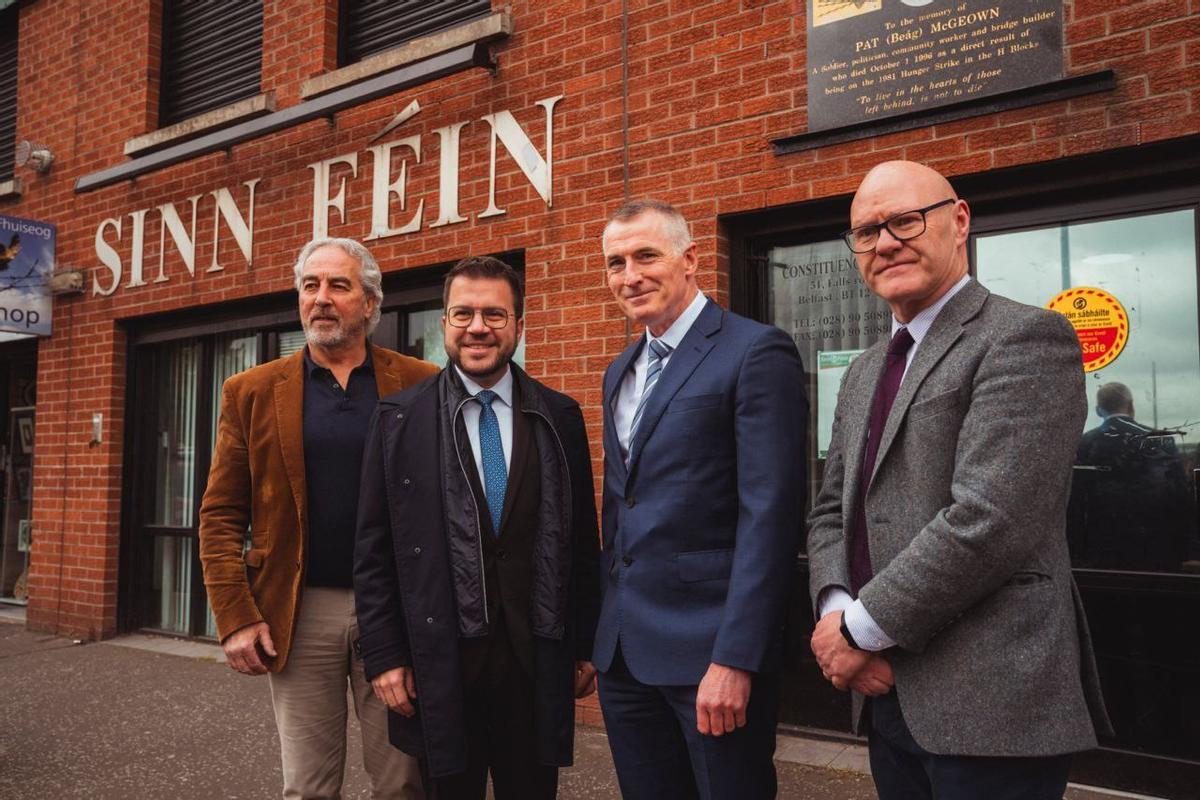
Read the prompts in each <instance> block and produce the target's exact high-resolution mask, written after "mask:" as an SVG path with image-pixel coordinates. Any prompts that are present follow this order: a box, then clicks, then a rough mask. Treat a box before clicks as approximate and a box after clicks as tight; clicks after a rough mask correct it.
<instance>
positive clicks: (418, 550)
mask: <svg viewBox="0 0 1200 800" xmlns="http://www.w3.org/2000/svg"><path fill="white" fill-rule="evenodd" d="M413 553H415V554H416V555H421V548H420V547H414V548H413Z"/></svg>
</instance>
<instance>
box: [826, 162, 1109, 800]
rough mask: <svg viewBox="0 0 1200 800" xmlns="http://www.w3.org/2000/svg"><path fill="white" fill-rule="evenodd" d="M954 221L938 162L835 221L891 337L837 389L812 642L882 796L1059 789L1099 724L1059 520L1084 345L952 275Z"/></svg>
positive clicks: (1052, 318)
mask: <svg viewBox="0 0 1200 800" xmlns="http://www.w3.org/2000/svg"><path fill="white" fill-rule="evenodd" d="M970 216H971V214H970V209H969V208H968V207H967V204H966V202H965V201H963V200H961V199H958V198H957V195H956V194H955V192H954V190H953V188H952V187H951V186H950V184H949V183H948V182H947V181H946V179H945V178H944V177H942V176H941V175H940V174H938V173H937V172H935V171H933V170H932V169H929V168H928V167H925V166H922V165H920V164H914V163H911V162H899V161H898V162H888V163H884V164H880V165H879V166H877V167H875V168H874V169H872V170H871V171H870V172H869V173H868V174H867V176H866V178H864V179H863V182H862V184H861V185H860V186H859V188H858V192H857V193H856V194H855V197H854V201H853V204H852V205H851V225H852V226H853V227H852V228H851V229H850V230H849V231H847V233H846V240H847V244H849V245H850V248H851V249H852V250H853V251H855V254H856V257H857V260H858V267H859V270H860V271H861V273H862V275H863V279H864V280H865V281H866V284H867V286H868V287H869V288H870V289H871V290H872V291H873V292H875V294H877V295H879V296H880V297H881V298H883V299H884V300H885V301H886V302H887V303H888V305H889V306H890V307H891V310H892V315H893V320H892V332H893V337H892V341H891V342H890V343H889V342H887V341H885V342H880V343H878V344H876V345H875V346H873V347H872V348H870V349H869V350H867V351H866V352H865V353H863V354H862V355H861V356H860V357H859V358H858V359H857V360H856V361H855V362H854V363H853V364H852V365H851V367H850V369H849V370H848V372H847V374H846V376H845V379H844V380H843V383H842V387H841V390H840V393H839V395H838V403H837V411H836V414H835V418H834V427H833V439H832V443H831V445H830V449H829V455H828V460H827V462H826V466H825V477H824V484H823V486H822V489H821V492H820V494H819V496H818V497H817V499H816V502H815V505H814V508H813V511H812V515H811V517H810V518H809V522H810V524H811V530H810V532H809V540H808V556H809V569H810V573H811V586H810V589H811V592H812V598H813V603H814V608H816V609H817V614H818V617H819V622H818V624H817V627H816V630H815V632H814V634H813V639H812V647H813V652H814V653H815V654H816V656H817V662H818V663H819V664H820V666H821V669H822V671H823V673H824V674H825V676H826V677H827V678H828V679H830V680H831V681H832V682H833V683H834V685H835V686H837V687H838V688H840V689H846V688H849V689H853V690H855V701H856V702H855V703H854V710H855V720H854V722H855V724H856V726H859V725H861V727H863V728H865V729H866V730H867V734H868V737H869V740H870V756H871V768H872V772H873V774H874V777H875V781H876V786H877V788H878V790H879V795H880V797H881V799H882V800H892V798H906V799H907V798H922V797H924V798H935V799H936V800H952V799H953V800H957V798H964V799H965V798H972V799H974V798H983V797H986V798H988V800H1004V799H1005V798H1012V799H1013V800H1016V799H1017V798H1020V800H1040V798H1047V799H1048V800H1049V799H1050V798H1053V799H1054V800H1058V799H1059V798H1061V797H1062V794H1063V791H1064V789H1065V786H1066V783H1067V773H1068V770H1069V768H1070V754H1071V753H1073V752H1076V751H1079V750H1084V749H1087V748H1090V747H1093V746H1095V744H1096V730H1100V731H1102V732H1107V731H1108V730H1109V725H1108V720H1107V716H1106V714H1105V711H1104V706H1103V701H1102V699H1101V697H1100V687H1099V683H1098V680H1097V675H1096V666H1095V660H1094V658H1093V655H1092V650H1091V644H1090V640H1089V637H1088V631H1087V624H1086V620H1085V618H1084V616H1083V611H1082V608H1081V606H1080V602H1079V596H1078V592H1077V590H1076V588H1075V584H1074V581H1073V580H1072V578H1071V565H1070V560H1069V556H1068V552H1067V540H1066V535H1065V516H1066V508H1067V499H1068V494H1069V490H1070V483H1071V464H1072V461H1073V458H1074V454H1075V446H1076V444H1077V442H1078V441H1079V435H1080V431H1081V430H1082V427H1083V423H1084V419H1085V418H1086V414H1087V401H1086V396H1085V392H1084V377H1083V371H1082V367H1081V358H1080V352H1079V344H1078V342H1077V340H1076V337H1075V335H1074V332H1073V331H1072V329H1071V326H1070V324H1068V322H1067V321H1066V319H1065V318H1063V317H1062V316H1061V315H1059V314H1055V313H1052V312H1049V311H1045V310H1042V309H1037V308H1033V307H1031V306H1026V305H1022V304H1019V303H1015V302H1013V301H1011V300H1007V299H1005V298H1003V297H999V296H997V295H993V294H991V293H989V292H988V290H987V289H985V288H983V287H982V286H980V285H979V284H978V283H976V282H975V281H973V280H972V279H971V278H970V277H968V275H967V241H968V234H969V230H970ZM889 409H890V410H889ZM863 695H869V696H871V697H870V698H869V700H868V702H867V703H866V708H865V709H864V708H863V703H862V697H863ZM864 711H865V713H863V712H864Z"/></svg>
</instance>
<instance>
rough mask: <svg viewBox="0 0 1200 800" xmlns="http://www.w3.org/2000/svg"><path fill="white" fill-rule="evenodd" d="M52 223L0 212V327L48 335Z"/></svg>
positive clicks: (52, 250)
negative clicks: (48, 283) (5, 214)
mask: <svg viewBox="0 0 1200 800" xmlns="http://www.w3.org/2000/svg"><path fill="white" fill-rule="evenodd" d="M56 236H57V233H56V230H55V227H54V226H53V225H51V224H49V223H47V222H36V221H34V220H31V219H21V218H20V217H8V216H4V215H2V214H0V331H8V332H10V333H20V334H25V335H33V336H49V335H50V314H51V309H52V304H51V302H50V290H49V289H48V288H47V286H46V280H47V279H48V278H49V277H50V273H52V272H54V243H55V239H56Z"/></svg>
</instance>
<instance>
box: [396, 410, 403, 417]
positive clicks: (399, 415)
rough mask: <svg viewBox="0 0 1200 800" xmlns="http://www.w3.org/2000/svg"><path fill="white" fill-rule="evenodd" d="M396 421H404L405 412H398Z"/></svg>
mask: <svg viewBox="0 0 1200 800" xmlns="http://www.w3.org/2000/svg"><path fill="white" fill-rule="evenodd" d="M396 419H404V412H403V411H400V412H397V414H396Z"/></svg>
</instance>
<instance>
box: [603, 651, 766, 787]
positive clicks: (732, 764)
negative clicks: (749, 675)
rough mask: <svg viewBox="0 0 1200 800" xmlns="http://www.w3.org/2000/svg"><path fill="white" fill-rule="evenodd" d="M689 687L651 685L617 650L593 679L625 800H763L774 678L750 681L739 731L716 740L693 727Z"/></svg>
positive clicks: (693, 697)
mask: <svg viewBox="0 0 1200 800" xmlns="http://www.w3.org/2000/svg"><path fill="white" fill-rule="evenodd" d="M697 688H698V687H696V686H650V685H648V684H644V683H642V682H641V681H639V680H638V679H637V678H635V677H634V676H633V675H632V674H631V673H630V672H629V668H628V667H627V666H626V664H625V660H624V658H622V657H621V652H620V649H618V650H617V653H616V655H615V656H614V658H613V663H612V665H611V666H610V667H609V670H608V671H607V672H602V673H600V708H601V710H602V711H603V712H604V726H605V728H606V729H607V731H608V744H609V747H610V748H611V749H612V755H613V763H614V764H615V765H616V768H617V779H618V781H619V782H620V785H621V796H622V797H624V798H625V800H694V798H700V799H701V800H769V798H773V797H775V794H776V791H777V783H776V775H775V762H774V760H773V759H774V755H775V719H776V713H777V711H776V708H777V705H778V699H779V681H778V677H777V676H775V675H772V674H760V675H755V676H754V681H753V683H752V684H751V688H750V703H749V705H748V706H747V708H746V725H745V726H744V727H741V728H738V729H737V730H736V731H734V732H733V733H726V734H724V735H722V736H705V735H703V734H701V733H700V732H699V731H698V730H697V729H696V690H697Z"/></svg>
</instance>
